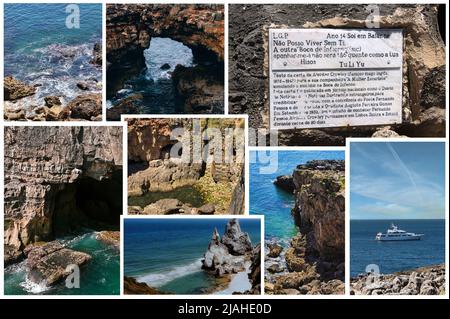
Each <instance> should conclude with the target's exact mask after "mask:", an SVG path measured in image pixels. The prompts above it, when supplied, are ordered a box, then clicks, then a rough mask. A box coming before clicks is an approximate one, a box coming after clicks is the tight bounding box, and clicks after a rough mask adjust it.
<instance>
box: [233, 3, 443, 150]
mask: <svg viewBox="0 0 450 319" xmlns="http://www.w3.org/2000/svg"><path fill="white" fill-rule="evenodd" d="M378 7H379V9H380V17H379V23H380V28H386V29H391V28H392V29H402V30H403V36H404V50H403V61H404V64H403V70H404V72H403V81H402V85H403V89H402V95H403V105H402V114H403V119H402V124H399V125H393V126H392V128H391V129H392V131H394V132H396V133H397V134H399V135H406V136H409V137H429V136H434V137H444V136H445V125H446V121H445V118H446V116H445V113H446V111H445V107H446V106H445V103H444V100H445V90H444V89H445V85H443V82H445V63H446V62H445V43H444V41H443V37H444V34H440V33H439V29H441V30H444V29H445V19H443V20H438V11H439V10H442V11H444V10H446V8H445V6H440V5H434V4H425V5H423V4H405V5H398V4H380V5H378ZM366 8H367V5H364V4H348V5H335V4H264V5H263V4H250V5H249V4H231V5H230V6H229V22H230V26H229V35H230V42H229V46H230V47H229V55H230V57H229V61H230V62H229V64H230V65H229V107H230V113H236V114H243V113H245V114H248V115H249V127H250V128H254V129H262V128H263V129H268V128H269V92H268V91H269V70H268V68H269V61H268V56H269V54H268V30H269V29H270V28H271V29H274V28H367V27H366V24H365V21H366V19H367V17H368V15H369V12H368V11H367V9H366ZM430 109H434V110H433V111H430ZM377 128H378V127H377V126H361V127H342V128H330V129H297V130H282V131H278V133H279V135H278V142H279V144H281V145H344V144H345V138H346V137H370V136H372V135H373V134H374V133H375V131H376V130H377ZM256 142H257V141H255V140H251V141H249V143H250V145H255V144H256Z"/></svg>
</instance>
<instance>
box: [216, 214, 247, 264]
mask: <svg viewBox="0 0 450 319" xmlns="http://www.w3.org/2000/svg"><path fill="white" fill-rule="evenodd" d="M222 243H223V244H224V245H225V246H227V247H228V251H229V252H230V254H232V255H237V256H239V255H245V254H246V253H248V252H250V251H251V250H252V249H253V246H252V242H251V240H250V237H249V235H248V234H247V233H244V232H243V231H242V230H241V226H240V225H239V222H238V220H237V219H230V220H229V221H228V223H227V227H226V228H225V233H224V234H223V236H222Z"/></svg>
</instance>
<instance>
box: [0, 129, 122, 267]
mask: <svg viewBox="0 0 450 319" xmlns="http://www.w3.org/2000/svg"><path fill="white" fill-rule="evenodd" d="M4 149H5V156H4V158H5V161H4V162H5V197H4V198H5V206H4V208H5V241H4V244H5V251H7V252H8V253H7V254H5V263H7V264H8V263H10V262H13V261H18V260H19V259H20V258H19V257H20V256H22V257H23V251H24V249H25V248H26V247H27V246H29V245H30V244H33V243H36V242H41V241H50V240H53V239H54V237H55V236H58V235H65V234H67V233H69V232H71V231H74V230H76V229H78V228H79V227H90V228H91V229H99V230H105V229H108V228H110V227H117V226H118V225H119V218H120V214H121V213H122V196H121V194H122V176H121V175H122V128H121V127H106V126H101V127H91V126H89V127H84V126H81V127H57V126H51V127H42V126H32V127H7V128H6V129H5V148H4Z"/></svg>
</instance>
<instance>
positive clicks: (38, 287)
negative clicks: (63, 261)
mask: <svg viewBox="0 0 450 319" xmlns="http://www.w3.org/2000/svg"><path fill="white" fill-rule="evenodd" d="M20 286H21V287H22V288H23V290H25V291H26V292H28V293H30V294H35V295H37V294H42V293H43V292H45V291H47V290H49V289H51V288H50V287H48V286H47V285H46V284H45V283H43V282H41V283H39V284H37V283H35V282H33V281H31V280H29V279H28V278H25V281H23V282H21V283H20Z"/></svg>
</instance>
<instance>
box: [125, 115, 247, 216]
mask: <svg viewBox="0 0 450 319" xmlns="http://www.w3.org/2000/svg"><path fill="white" fill-rule="evenodd" d="M243 123H244V121H243V120H242V119H129V120H128V168H129V171H128V195H129V196H132V197H133V196H142V195H146V194H148V193H152V192H169V191H174V190H177V189H180V188H182V187H187V186H189V187H194V188H195V189H196V190H197V191H198V192H199V193H200V194H201V196H202V197H203V199H204V200H205V202H206V203H212V204H214V205H215V209H214V210H215V211H216V213H226V212H228V213H230V214H241V213H242V212H243V209H244V194H245V191H244V186H245V185H244V165H243V157H244V147H245V143H244V136H243V131H242V130H241V129H242V127H243ZM153 206H155V205H153ZM153 206H152V209H148V210H147V211H154V209H153V208H155V207H153ZM177 206H180V207H181V206H182V205H177ZM142 208H144V207H142ZM149 208H150V207H149ZM183 210H184V211H185V213H187V212H188V211H190V212H192V213H195V211H196V210H192V209H185V208H183ZM208 210H209V209H208ZM214 210H212V212H214ZM171 211H172V210H171ZM200 211H206V210H200ZM143 212H144V213H145V209H144V210H143Z"/></svg>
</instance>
